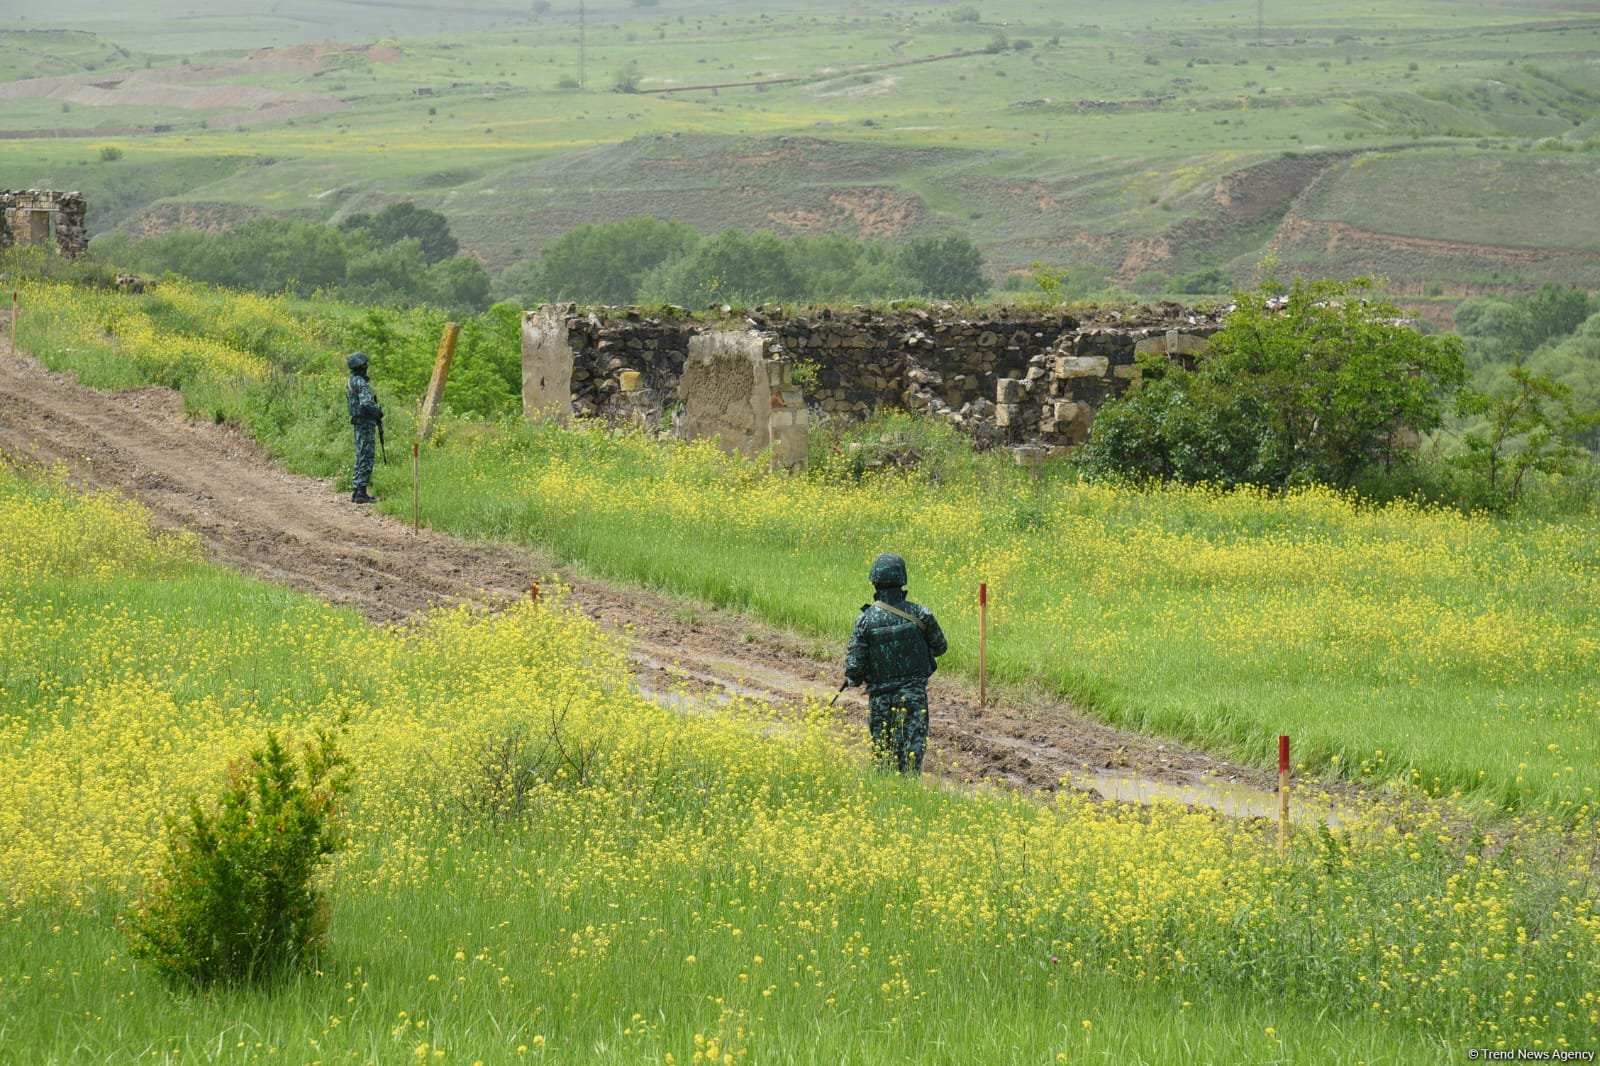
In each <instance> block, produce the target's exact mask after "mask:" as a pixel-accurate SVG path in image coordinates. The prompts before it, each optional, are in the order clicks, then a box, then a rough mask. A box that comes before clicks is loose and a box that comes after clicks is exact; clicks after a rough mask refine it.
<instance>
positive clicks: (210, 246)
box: [94, 203, 490, 313]
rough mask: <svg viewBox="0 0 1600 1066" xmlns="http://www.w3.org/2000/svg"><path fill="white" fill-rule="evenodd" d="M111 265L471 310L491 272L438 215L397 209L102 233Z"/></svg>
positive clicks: (241, 285)
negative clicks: (333, 219)
mask: <svg viewBox="0 0 1600 1066" xmlns="http://www.w3.org/2000/svg"><path fill="white" fill-rule="evenodd" d="M94 247H95V251H96V253H97V254H98V255H99V256H100V257H101V258H102V259H105V260H107V261H111V262H115V263H118V264H120V265H122V266H125V267H126V268H128V269H130V270H134V271H137V272H140V273H149V274H160V273H164V272H166V271H169V270H170V271H172V272H174V273H177V274H182V275H184V276H185V277H189V278H193V279H195V280H196V281H204V282H208V283H210V284H213V285H224V286H227V287H229V288H235V289H253V290H255V291H257V292H265V293H280V292H285V293H290V294H293V295H300V296H308V295H310V294H311V293H313V292H319V291H320V292H326V293H330V294H336V295H338V296H340V297H341V298H343V299H346V300H350V301H352V302H357V303H372V304H429V305H432V306H435V307H440V308H444V309H447V310H451V311H456V312H461V313H467V312H476V311H481V310H483V309H484V308H486V307H488V306H489V288H490V281H489V274H488V271H486V270H485V269H484V268H483V264H481V263H479V262H478V261H477V260H476V259H472V258H470V257H465V256H457V255H456V253H457V251H458V250H459V248H460V245H459V244H458V242H457V241H456V239H455V237H454V236H453V235H452V234H451V232H450V224H449V222H448V221H447V220H446V219H445V217H444V216H443V215H441V214H439V213H438V212H437V211H430V210H428V209H427V208H419V207H417V206H416V205H415V204H411V203H397V204H391V205H390V206H388V207H386V208H384V209H383V210H382V211H379V212H378V213H377V214H373V215H365V214H357V215H351V216H350V217H349V218H346V219H345V220H344V221H343V222H342V223H341V224H340V225H339V226H337V227H331V226H326V225H323V224H322V223H320V222H311V221H306V220H301V219H282V218H257V219H252V220H250V221H249V222H245V223H243V224H242V225H239V226H235V227H234V228H233V229H230V230H226V231H224V232H222V233H203V232H200V231H197V230H175V231H173V232H171V233H167V234H162V235H161V236H157V237H148V238H144V239H142V240H140V239H134V238H131V237H129V236H128V235H126V234H115V233H114V234H107V235H105V236H102V237H99V238H97V239H96V241H95V246H94Z"/></svg>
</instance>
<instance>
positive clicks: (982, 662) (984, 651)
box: [978, 581, 989, 707]
mask: <svg viewBox="0 0 1600 1066" xmlns="http://www.w3.org/2000/svg"><path fill="white" fill-rule="evenodd" d="M988 703H989V583H988V582H987V581H985V582H982V583H980V584H979V585H978V706H979V707H985V706H988Z"/></svg>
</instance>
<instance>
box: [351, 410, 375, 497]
mask: <svg viewBox="0 0 1600 1066" xmlns="http://www.w3.org/2000/svg"><path fill="white" fill-rule="evenodd" d="M355 431H356V466H355V470H354V471H353V472H352V473H351V474H350V487H351V488H352V489H360V488H365V487H366V486H368V485H370V484H372V465H373V463H374V462H376V461H377V458H378V424H377V423H376V422H357V423H355Z"/></svg>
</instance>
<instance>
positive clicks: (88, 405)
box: [0, 336, 1271, 791]
mask: <svg viewBox="0 0 1600 1066" xmlns="http://www.w3.org/2000/svg"><path fill="white" fill-rule="evenodd" d="M0 412H3V413H4V417H3V418H0V455H3V456H5V457H7V458H9V459H10V460H12V461H16V462H21V463H24V464H31V465H40V466H61V467H64V468H65V469H66V470H67V472H68V473H69V475H70V477H71V478H72V479H73V481H74V482H75V483H77V484H80V485H82V486H85V487H90V488H96V489H108V490H114V491H119V492H122V493H124V494H126V495H128V496H130V497H132V498H134V499H137V500H139V501H140V502H141V503H142V504H144V505H145V506H146V507H148V508H149V509H150V510H151V511H152V512H153V513H154V515H155V518H156V521H157V523H158V524H159V525H161V526H163V527H168V528H183V529H188V530H192V531H193V532H194V533H195V534H197V535H198V537H199V538H200V540H201V542H202V543H203V544H204V546H205V548H206V550H207V551H208V552H209V553H210V554H211V555H212V556H213V557H214V558H216V559H217V560H219V561H220V562H223V563H225V564H227V565H229V566H232V567H235V568H238V569H240V570H243V571H245V572H248V573H252V574H255V575H257V576H259V577H262V578H264V579H266V580H269V581H274V582H281V583H283V584H287V585H290V586H292V587H294V588H297V589H300V590H302V591H304V592H307V593H310V594H312V595H315V596H318V597H320V598H322V599H324V600H327V601H329V602H331V603H336V604H346V605H349V606H351V607H354V608H356V609H357V610H359V611H361V612H362V613H363V614H364V615H366V616H367V617H368V618H370V619H372V620H373V621H375V622H392V621H398V620H402V619H405V618H407V617H409V616H411V615H413V614H415V613H417V612H419V611H422V610H424V609H426V608H427V607H429V606H431V605H434V604H453V603H463V602H467V603H484V604H490V605H493V604H495V603H504V602H507V601H510V600H513V599H517V598H520V597H523V596H526V595H527V594H528V589H529V586H530V583H531V582H533V581H535V580H538V581H541V582H543V583H544V584H545V586H546V587H547V588H548V587H551V586H552V585H553V584H555V583H556V582H560V583H564V584H566V585H567V586H568V587H569V588H570V592H569V602H570V604H571V605H572V606H573V607H574V608H576V609H577V610H580V611H582V612H583V613H584V614H586V615H588V616H589V617H591V618H593V619H595V620H596V621H597V622H599V623H600V624H601V625H602V626H604V627H606V628H608V629H610V630H613V631H616V632H624V633H626V635H627V639H628V640H629V641H630V643H631V647H632V648H633V656H634V658H635V661H636V662H637V664H638V668H639V678H640V685H641V687H643V688H646V689H649V690H652V691H656V692H667V691H670V690H673V689H687V690H689V691H691V692H698V693H700V694H703V695H706V696H709V697H712V698H716V697H719V696H723V695H730V694H735V695H753V696H756V697H759V698H763V699H768V700H772V701H774V702H775V703H777V704H778V705H780V706H782V707H791V708H793V707H798V706H799V704H800V703H801V701H802V700H803V699H804V698H805V697H807V696H812V697H823V698H826V697H827V696H830V695H832V693H833V692H834V691H835V688H836V686H837V682H838V679H839V677H840V674H841V661H842V651H843V643H844V640H845V637H846V636H847V634H848V627H849V625H850V624H851V621H852V617H851V611H850V610H849V608H851V607H853V606H854V605H853V604H847V605H843V606H841V615H840V619H839V627H840V629H839V635H838V639H837V640H836V641H833V642H818V641H814V640H808V639H806V638H802V637H797V636H795V635H792V634H788V633H784V632H780V631H776V630H773V629H771V628H770V627H768V626H766V625H764V624H762V623H760V622H758V621H755V620H753V619H751V618H747V617H743V616H740V615H736V614H730V613H724V612H717V611H711V610H707V609H705V608H703V607H699V606H696V605H692V604H686V603H684V602H682V601H678V600H674V599H672V598H670V597H667V596H662V595H655V594H650V593H641V592H638V591H635V590H631V589H627V588H622V587H619V586H616V585H614V584H611V583H608V582H604V581H598V580H594V579H592V578H590V577H587V576H585V575H584V574H582V573H581V572H580V571H578V570H576V569H574V568H571V567H566V566H561V565H558V564H556V563H555V562H554V561H552V560H551V559H550V558H548V557H546V556H544V555H541V554H539V553H537V552H533V551H528V550H524V549H521V548H516V547H510V546H505V545H495V544H481V543H473V542H466V541H461V540H457V539H454V538H451V537H448V536H445V535H443V534H439V533H435V532H431V531H428V530H426V529H424V530H422V531H421V532H420V533H413V532H412V531H411V529H410V527H409V525H408V524H406V523H405V522H403V521H400V520H397V519H395V518H392V517H389V516H387V515H384V514H382V513H379V512H377V511H374V510H371V509H367V508H363V507H359V506H357V505H354V504H351V503H350V502H348V497H347V496H346V495H345V494H343V493H339V492H336V491H335V490H334V488H333V486H331V485H330V484H327V483H325V482H321V481H317V480H315V479H312V478H306V477H299V476H296V475H293V474H290V473H287V472H285V471H284V470H282V469H280V468H279V467H278V466H276V465H275V464H274V463H273V462H272V461H271V460H270V459H268V458H267V457H266V456H265V455H264V454H263V453H262V452H261V450H260V448H259V447H258V446H257V445H256V444H255V442H254V441H253V440H251V439H250V438H248V437H247V436H245V435H244V434H243V433H241V432H239V431H237V430H235V429H232V428H229V427H226V426H218V425H214V424H211V423H208V422H200V421H194V420H191V419H188V418H186V417H185V416H184V414H183V410H182V405H181V402H180V400H179V397H178V396H177V394H176V393H174V392H171V391H169V390H166V389H161V388H144V389H137V390H133V391H130V392H125V393H121V394H117V395H108V394H105V393H100V392H96V391H94V390H91V389H87V388H84V387H82V386H80V385H78V384H76V383H75V382H74V381H73V380H72V379H71V377H69V376H67V375H62V374H55V373H51V372H49V371H46V370H44V369H43V368H42V367H40V366H39V364H38V363H37V362H35V361H34V360H33V359H31V358H28V357H26V356H23V355H19V354H14V353H12V352H10V351H9V349H8V348H7V347H6V346H5V342H4V340H3V336H0ZM932 696H933V704H934V714H933V731H932V732H933V739H932V747H931V749H930V753H929V765H930V768H931V769H932V770H933V771H934V772H935V773H938V774H940V775H943V776H945V777H948V778H951V779H953V780H958V781H962V782H979V781H993V782H998V783H1001V784H1004V785H1007V786H1011V787H1015V788H1019V789H1025V790H1044V791H1051V790H1054V789H1055V788H1057V787H1058V786H1059V782H1060V781H1061V779H1062V778H1063V776H1065V775H1068V774H1074V775H1079V777H1080V780H1088V779H1093V778H1094V777H1096V776H1098V777H1100V778H1102V779H1107V778H1108V776H1117V777H1128V776H1129V775H1137V777H1138V778H1139V779H1140V780H1145V781H1149V780H1153V781H1158V782H1164V783H1168V784H1170V785H1172V786H1187V787H1198V788H1206V787H1215V785H1216V783H1217V782H1219V781H1220V782H1228V783H1232V784H1233V785H1234V786H1238V785H1243V786H1248V787H1251V788H1260V789H1269V788H1270V787H1271V782H1270V781H1269V780H1268V778H1267V775H1265V774H1264V773H1262V772H1260V771H1257V770H1254V769H1251V768H1248V767H1241V766H1237V765H1230V764H1227V763H1225V762H1222V761H1220V760H1217V759H1213V758H1211V757H1210V756H1207V755H1205V754H1204V753H1201V752H1198V751H1194V750H1191V749H1188V748H1186V747H1183V746H1181V745H1177V744H1173V743H1170V742H1162V741H1157V740H1153V739H1151V738H1148V737H1144V736H1140V735H1138V734H1133V733H1128V732H1125V731H1122V730H1117V729H1112V728H1110V727H1107V726H1105V725H1101V724H1099V723H1097V722H1094V721H1091V720H1089V719H1088V718H1087V717H1085V716H1084V715H1082V714H1081V713H1080V712H1079V711H1077V710H1076V709H1075V708H1073V707H1071V706H1069V705H1067V704H1064V703H1061V702H1058V701H1054V700H1048V699H1043V698H1037V697H1029V702H1028V703H1026V704H1023V703H1018V702H1015V701H1012V700H1010V699H1001V700H1000V701H999V703H998V705H997V706H994V705H992V706H989V707H980V706H979V705H978V703H977V701H976V700H975V699H974V698H973V693H972V691H971V690H970V689H969V688H968V687H967V685H966V684H965V683H964V682H961V681H960V680H953V679H949V678H946V677H942V676H936V677H935V679H934V683H933V685H932ZM839 702H840V703H841V704H842V705H844V706H845V707H846V708H847V714H848V716H849V717H850V719H851V720H853V721H854V722H856V723H858V724H861V723H864V720H865V702H864V700H863V699H862V697H861V696H860V695H859V693H858V691H857V690H851V691H850V692H849V693H847V694H845V695H844V696H843V697H841V699H840V701H839Z"/></svg>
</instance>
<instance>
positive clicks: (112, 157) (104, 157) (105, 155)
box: [100, 144, 122, 163]
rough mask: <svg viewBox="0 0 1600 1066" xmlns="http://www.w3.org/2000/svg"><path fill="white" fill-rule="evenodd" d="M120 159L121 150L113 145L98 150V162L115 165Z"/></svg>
mask: <svg viewBox="0 0 1600 1066" xmlns="http://www.w3.org/2000/svg"><path fill="white" fill-rule="evenodd" d="M121 158H122V149H121V148H118V147H116V146H115V145H111V144H108V145H105V146H103V147H102V148H101V149H100V162H102V163H115V162H116V161H117V160H119V159H121Z"/></svg>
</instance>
